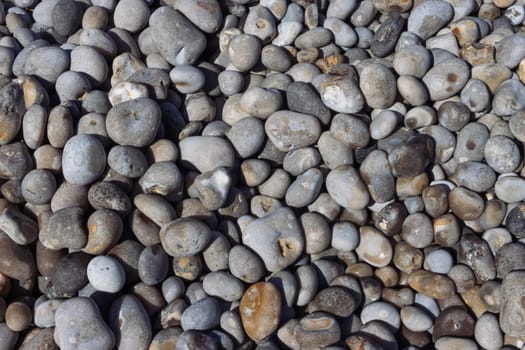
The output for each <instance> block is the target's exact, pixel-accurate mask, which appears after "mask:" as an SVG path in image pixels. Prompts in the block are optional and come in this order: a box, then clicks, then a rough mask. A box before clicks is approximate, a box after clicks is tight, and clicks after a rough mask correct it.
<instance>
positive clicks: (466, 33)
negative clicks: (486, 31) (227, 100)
mask: <svg viewBox="0 0 525 350" xmlns="http://www.w3.org/2000/svg"><path fill="white" fill-rule="evenodd" d="M450 29H451V30H452V34H454V36H455V37H456V39H457V41H458V44H459V46H461V47H464V46H465V45H467V44H472V43H474V42H476V41H478V39H479V29H478V25H477V24H476V22H475V21H474V20H472V19H463V20H460V21H458V22H455V23H452V24H451V25H450Z"/></svg>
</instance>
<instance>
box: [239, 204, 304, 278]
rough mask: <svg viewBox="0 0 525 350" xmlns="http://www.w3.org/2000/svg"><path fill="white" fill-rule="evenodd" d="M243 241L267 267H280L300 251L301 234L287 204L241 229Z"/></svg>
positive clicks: (273, 269)
mask: <svg viewBox="0 0 525 350" xmlns="http://www.w3.org/2000/svg"><path fill="white" fill-rule="evenodd" d="M242 240H243V243H244V244H245V245H246V246H248V247H249V248H251V249H253V250H254V251H255V252H256V253H257V254H258V255H259V256H260V257H261V259H262V260H263V261H264V264H265V266H266V268H267V269H268V270H269V271H272V272H274V271H280V270H282V269H284V268H286V267H288V266H289V265H291V264H293V263H294V262H295V261H296V260H297V259H298V258H299V256H300V255H301V254H302V253H303V250H304V247H305V238H304V234H303V232H302V230H301V228H300V226H299V223H298V222H297V218H296V217H295V215H294V213H293V212H292V211H291V209H289V208H280V209H277V210H276V211H274V212H273V213H271V214H268V215H266V216H265V217H262V218H260V219H256V220H253V221H251V222H250V223H249V224H248V226H246V228H245V229H244V233H243V237H242Z"/></svg>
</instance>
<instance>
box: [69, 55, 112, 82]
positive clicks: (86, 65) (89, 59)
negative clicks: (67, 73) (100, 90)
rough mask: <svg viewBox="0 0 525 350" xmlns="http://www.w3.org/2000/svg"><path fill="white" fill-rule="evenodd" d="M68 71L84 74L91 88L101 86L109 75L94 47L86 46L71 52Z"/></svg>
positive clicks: (104, 61) (101, 56) (102, 57)
mask: <svg viewBox="0 0 525 350" xmlns="http://www.w3.org/2000/svg"><path fill="white" fill-rule="evenodd" d="M70 70H72V71H74V72H80V73H84V74H85V75H86V76H87V78H88V79H89V81H90V83H91V86H92V87H98V86H100V85H102V84H103V83H104V82H105V80H106V78H107V77H108V74H109V67H108V64H107V63H106V59H105V58H104V56H103V55H102V54H101V53H99V52H98V51H97V50H96V49H95V48H94V47H91V46H87V45H79V46H77V47H76V48H74V49H73V50H72V51H71V67H70Z"/></svg>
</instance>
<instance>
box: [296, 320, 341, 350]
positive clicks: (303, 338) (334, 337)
mask: <svg viewBox="0 0 525 350" xmlns="http://www.w3.org/2000/svg"><path fill="white" fill-rule="evenodd" d="M294 335H295V337H296V338H297V341H298V343H299V345H300V346H301V348H303V349H309V348H310V349H311V348H321V347H322V348H324V347H326V346H328V345H332V344H334V343H336V342H337V341H339V339H340V338H341V328H340V326H339V325H338V323H337V321H336V320H335V318H333V317H332V316H330V315H329V314H327V313H323V312H315V313H312V314H309V315H306V316H305V317H303V318H301V319H300V320H299V323H298V324H297V326H296V327H295V329H294Z"/></svg>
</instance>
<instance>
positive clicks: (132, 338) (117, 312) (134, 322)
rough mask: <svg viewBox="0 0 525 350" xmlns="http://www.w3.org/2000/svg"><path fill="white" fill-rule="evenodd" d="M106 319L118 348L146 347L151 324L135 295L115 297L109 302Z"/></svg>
mask: <svg viewBox="0 0 525 350" xmlns="http://www.w3.org/2000/svg"><path fill="white" fill-rule="evenodd" d="M108 321H109V322H108V323H109V326H110V327H111V329H112V330H113V332H114V333H115V336H116V345H117V346H118V348H119V349H137V350H139V349H140V350H145V349H148V347H149V345H150V342H151V338H152V330H151V324H150V320H149V317H148V314H147V313H146V309H145V308H144V306H143V305H142V304H141V302H140V300H139V299H138V298H137V297H135V296H133V295H130V294H126V295H123V296H121V297H119V298H118V299H116V300H115V301H114V302H113V304H111V308H110V310H109V317H108Z"/></svg>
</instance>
